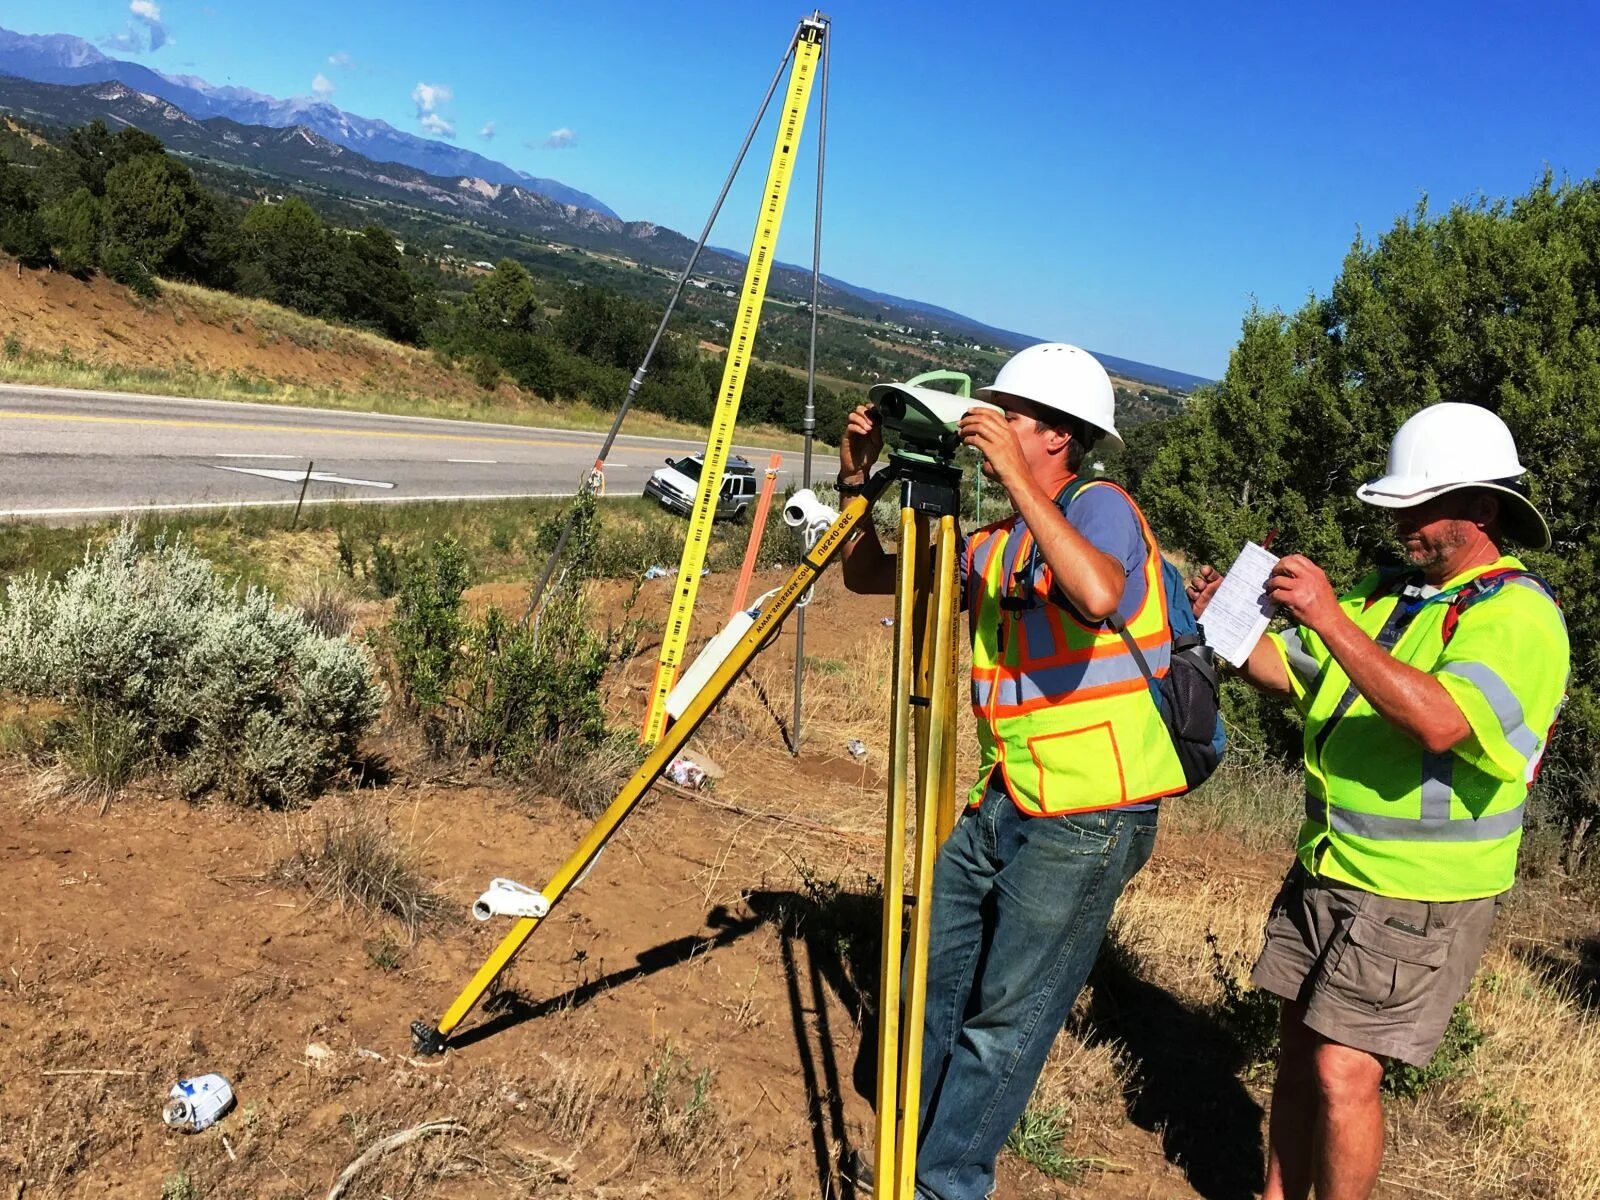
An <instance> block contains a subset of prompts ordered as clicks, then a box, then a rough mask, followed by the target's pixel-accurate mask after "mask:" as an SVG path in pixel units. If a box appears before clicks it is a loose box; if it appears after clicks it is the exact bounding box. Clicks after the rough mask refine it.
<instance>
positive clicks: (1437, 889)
mask: <svg viewBox="0 0 1600 1200" xmlns="http://www.w3.org/2000/svg"><path fill="white" fill-rule="evenodd" d="M1505 571H1512V572H1521V571H1523V568H1522V564H1521V563H1519V562H1518V561H1517V560H1516V559H1514V558H1510V557H1506V558H1501V559H1499V560H1498V561H1497V562H1494V563H1491V564H1489V565H1487V566H1482V567H1476V568H1474V569H1472V570H1470V571H1467V572H1464V573H1463V574H1461V575H1459V576H1457V577H1456V578H1454V579H1452V580H1450V581H1449V582H1448V583H1446V584H1445V586H1444V587H1443V588H1442V589H1438V590H1434V589H1429V588H1425V587H1421V586H1420V585H1419V584H1417V583H1415V582H1413V583H1410V584H1406V585H1405V586H1404V587H1402V586H1401V585H1402V584H1404V581H1402V580H1397V579H1394V578H1393V577H1384V576H1380V575H1379V574H1377V573H1374V574H1372V575H1369V576H1368V577H1367V578H1366V579H1364V580H1362V581H1361V583H1360V584H1359V585H1358V586H1357V587H1356V588H1355V590H1354V591H1352V592H1351V593H1350V594H1349V595H1348V596H1346V597H1344V599H1342V600H1341V601H1340V606H1341V607H1342V608H1343V609H1344V611H1345V613H1346V615H1348V616H1349V617H1350V618H1351V619H1352V620H1353V621H1355V623H1356V624H1357V625H1359V626H1360V627H1361V629H1362V630H1363V631H1364V632H1366V633H1367V634H1368V635H1369V636H1371V637H1373V638H1374V639H1375V640H1377V641H1379V642H1380V643H1382V644H1389V643H1392V649H1391V651H1390V652H1391V653H1392V654H1393V655H1394V657H1395V658H1397V659H1399V660H1400V661H1401V662H1403V663H1407V664H1409V665H1410V666H1413V667H1416V668H1417V669H1418V670H1420V671H1426V672H1427V673H1428V674H1429V675H1431V676H1433V678H1435V679H1437V680H1438V681H1439V683H1440V684H1442V685H1443V686H1444V688H1445V690H1446V691H1448V692H1449V693H1450V698H1451V699H1452V700H1454V701H1455V702H1456V704H1457V705H1458V706H1459V707H1460V709H1461V713H1462V715H1463V716H1464V717H1465V718H1466V720H1467V724H1468V725H1469V726H1470V727H1471V730H1472V732H1471V733H1470V734H1469V735H1468V736H1467V738H1466V739H1465V740H1464V741H1462V742H1461V743H1459V744H1458V745H1456V746H1455V747H1454V748H1453V749H1451V750H1448V751H1446V752H1444V753H1442V754H1432V753H1429V752H1428V751H1426V750H1424V749H1423V747H1422V746H1421V745H1419V744H1418V743H1417V742H1416V741H1415V740H1413V739H1412V738H1411V737H1410V736H1409V735H1408V734H1406V733H1404V732H1402V731H1401V730H1400V729H1399V727H1397V726H1395V725H1392V724H1390V723H1389V722H1388V721H1386V720H1384V719H1383V718H1382V717H1381V716H1379V715H1378V713H1377V712H1376V711H1375V710H1374V709H1373V707H1372V705H1371V704H1369V703H1368V702H1367V699H1366V697H1364V696H1362V695H1361V694H1360V693H1359V692H1357V691H1356V690H1355V688H1354V687H1352V686H1351V684H1350V677H1349V676H1348V675H1346V674H1345V671H1344V668H1343V667H1341V666H1340V665H1339V663H1338V662H1337V660H1335V659H1334V657H1333V655H1332V654H1331V653H1330V652H1329V650H1328V648H1327V646H1326V645H1325V644H1324V643H1323V642H1322V639H1321V638H1319V637H1318V636H1317V635H1316V634H1315V633H1313V632H1311V631H1310V630H1307V629H1290V630H1288V631H1286V632H1285V633H1283V634H1281V635H1280V634H1272V635H1269V636H1271V638H1272V640H1273V644H1274V645H1275V646H1276V647H1277V650H1278V652H1279V654H1280V655H1281V656H1282V658H1283V662H1284V665H1285V667H1286V668H1287V670H1288V675H1289V683H1290V688H1291V690H1292V692H1293V695H1294V698H1295V702H1296V704H1297V705H1298V706H1299V708H1300V710H1301V712H1302V713H1304V714H1305V760H1306V796H1307V798H1306V820H1305V823H1304V824H1303V825H1301V827H1300V836H1299V855H1300V861H1301V863H1302V864H1304V866H1305V868H1306V869H1307V870H1308V871H1310V872H1311V873H1312V874H1313V875H1315V876H1317V877H1319V878H1321V879H1324V880H1328V881H1331V882H1334V883H1342V884H1349V885H1352V886H1354V887H1358V888H1362V889H1364V890H1365V891H1369V892H1375V893H1377V894H1378V895H1382V896H1393V897H1397V898H1400V899H1407V900H1429V901H1448V900H1470V899H1476V898H1479V897H1483V896H1496V895H1499V894H1500V893H1501V892H1503V891H1506V890H1507V889H1508V888H1510V887H1511V884H1512V881H1513V879H1514V876H1515V874H1516V866H1517V846H1518V845H1519V844H1520V843H1521V840H1522V812H1523V807H1524V804H1525V802H1526V800H1527V795H1528V788H1529V786H1530V785H1531V784H1532V782H1533V777H1534V774H1535V772H1536V771H1537V770H1538V766H1539V760H1540V758H1541V757H1542V756H1543V754H1544V748H1545V743H1546V739H1547V738H1548V737H1549V734H1550V728H1551V726H1552V725H1553V724H1554V722H1555V718H1556V713H1557V711H1558V710H1559V708H1560V707H1561V702H1562V699H1563V697H1564V695H1565V692H1566V687H1567V675H1568V669H1569V650H1568V644H1567V629H1566V623H1565V621H1564V620H1563V619H1562V616H1561V610H1560V609H1559V608H1557V607H1556V605H1555V603H1554V602H1553V601H1552V600H1551V598H1550V596H1549V595H1548V594H1547V593H1546V591H1545V589H1544V588H1543V587H1542V586H1541V585H1540V583H1539V582H1538V581H1536V580H1534V579H1531V578H1528V577H1527V576H1526V574H1520V575H1519V574H1515V573H1513V574H1509V575H1507V576H1506V577H1505V578H1504V579H1503V580H1499V579H1498V573H1500V572H1505ZM1479 576H1486V579H1487V580H1496V582H1494V583H1489V582H1487V581H1486V582H1480V583H1479V584H1476V585H1474V586H1473V587H1472V588H1469V589H1467V590H1466V591H1463V588H1464V587H1465V585H1468V584H1470V583H1471V582H1472V581H1473V580H1476V579H1478V577H1479ZM1468 596H1470V597H1471V598H1472V603H1471V604H1470V607H1468V606H1467V605H1466V604H1465V603H1463V601H1464V599H1465V598H1466V597H1468ZM1396 639H1397V640H1396Z"/></svg>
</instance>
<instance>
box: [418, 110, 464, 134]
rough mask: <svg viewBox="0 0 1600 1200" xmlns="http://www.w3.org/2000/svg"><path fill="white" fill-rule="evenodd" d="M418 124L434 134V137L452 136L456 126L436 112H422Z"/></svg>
mask: <svg viewBox="0 0 1600 1200" xmlns="http://www.w3.org/2000/svg"><path fill="white" fill-rule="evenodd" d="M420 124H421V125H422V127H423V128H424V129H425V130H427V131H428V132H429V133H431V134H434V135H435V136H436V137H447V138H453V137H455V135H456V127H455V126H454V125H452V124H450V122H449V121H446V120H445V119H444V118H443V117H441V116H440V115H439V114H438V113H434V112H431V113H424V114H423V116H422V120H421V122H420Z"/></svg>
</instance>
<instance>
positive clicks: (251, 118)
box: [0, 29, 617, 217]
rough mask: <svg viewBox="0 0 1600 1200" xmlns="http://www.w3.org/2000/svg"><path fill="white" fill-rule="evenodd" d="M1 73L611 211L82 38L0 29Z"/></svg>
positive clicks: (507, 170) (465, 154)
mask: <svg viewBox="0 0 1600 1200" xmlns="http://www.w3.org/2000/svg"><path fill="white" fill-rule="evenodd" d="M0 73H4V74H7V75H17V76H20V77H21V78H23V79H31V80H34V81H35V82H38V83H57V84H84V83H107V82H117V83H124V84H127V85H128V86H129V87H131V88H134V89H135V90H137V91H139V92H143V93H145V94H146V95H150V96H155V97H157V98H159V99H161V100H166V101H168V102H169V103H171V104H175V105H176V106H177V107H178V108H180V109H181V110H182V111H183V112H185V113H187V114H188V115H189V116H191V117H195V118H197V119H199V120H205V119H206V118H208V117H226V118H228V119H229V120H231V121H237V122H238V123H239V124H241V125H265V126H267V127H268V128H271V129H285V128H292V127H294V126H303V127H305V128H306V129H309V130H311V131H312V132H314V133H317V134H320V135H321V136H323V137H325V138H327V139H328V140H329V141H330V142H333V143H335V144H336V145H340V146H343V147H345V148H346V149H349V150H355V151H358V152H359V153H361V154H364V155H366V157H368V158H370V159H374V160H376V161H378V162H395V163H403V164H405V165H406V166H408V167H415V168H417V169H418V170H420V171H426V172H427V173H428V174H430V175H444V176H450V175H471V176H475V177H477V178H479V179H486V180H488V181H489V182H490V183H505V184H513V185H515V186H518V187H523V188H529V189H531V190H533V191H536V192H538V193H540V194H541V195H545V196H549V197H550V198H551V199H552V200H556V201H558V202H560V203H562V204H572V205H576V206H577V207H579V208H588V209H592V210H594V211H595V212H598V213H604V214H605V215H606V216H609V217H615V216H616V215H617V214H616V213H614V212H612V211H611V210H610V209H609V208H607V207H606V206H605V205H604V204H603V203H601V202H600V201H599V200H597V199H595V197H593V196H591V195H589V194H588V193H587V192H580V191H579V190H578V189H577V188H572V187H568V186H567V185H566V184H564V183H561V182H559V181H558V180H554V179H540V178H538V177H537V176H534V175H529V174H528V173H527V172H526V171H519V170H517V169H515V168H514V167H508V166H506V165H505V163H501V162H496V161H494V160H493V159H491V158H485V157H484V156H483V155H481V154H476V153H474V152H473V151H471V150H465V149H463V148H462V147H460V146H452V145H450V144H449V143H447V142H439V141H434V140H432V139H430V138H422V137H417V136H415V135H414V134H409V133H402V132H401V131H400V130H398V129H396V128H395V127H394V126H393V125H390V124H389V123H388V122H387V121H379V120H374V119H372V118H370V117H358V116H355V115H353V114H351V113H347V112H345V111H344V110H343V109H340V108H337V107H335V106H334V105H332V104H329V103H328V102H327V101H326V100H318V99H316V98H314V97H310V96H295V97H293V98H291V99H288V100H279V99H277V98H276V97H274V96H266V95H263V94H262V93H260V92H253V91H251V90H250V89H248V88H241V87H213V86H212V85H211V84H209V83H207V82H206V81H205V80H203V79H197V78H196V77H194V76H193V75H176V76H174V75H163V74H162V73H161V72H159V71H152V70H151V69H150V68H149V67H146V66H142V65H141V64H139V63H134V62H126V61H124V60H122V59H116V58H108V57H106V56H105V55H104V54H101V53H100V51H98V50H96V49H95V48H94V46H92V45H90V44H89V43H88V42H86V41H84V40H83V39H82V38H79V37H73V36H71V35H70V34H64V33H53V34H42V35H31V34H23V33H13V32H11V31H10V30H8V29H0Z"/></svg>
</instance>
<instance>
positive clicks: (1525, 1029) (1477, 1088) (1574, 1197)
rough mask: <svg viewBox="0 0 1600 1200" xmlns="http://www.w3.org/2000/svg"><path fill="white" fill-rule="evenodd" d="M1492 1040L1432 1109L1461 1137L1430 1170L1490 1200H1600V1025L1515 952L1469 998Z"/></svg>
mask: <svg viewBox="0 0 1600 1200" xmlns="http://www.w3.org/2000/svg"><path fill="white" fill-rule="evenodd" d="M1469 1002H1470V1004H1471V1006H1472V1013H1473V1018H1474V1020H1476V1021H1477V1023H1478V1025H1479V1026H1480V1027H1481V1028H1482V1029H1483V1031H1484V1033H1485V1035H1486V1037H1485V1039H1484V1042H1483V1045H1482V1046H1481V1047H1479V1049H1478V1051H1477V1053H1476V1054H1475V1055H1474V1056H1473V1058H1472V1060H1471V1061H1470V1062H1469V1063H1468V1066H1467V1073H1466V1075H1465V1077H1464V1078H1463V1079H1462V1080H1460V1081H1459V1082H1458V1083H1457V1084H1456V1085H1454V1086H1452V1087H1451V1088H1449V1089H1447V1090H1446V1091H1445V1092H1444V1093H1443V1094H1442V1095H1441V1096H1439V1097H1437V1098H1436V1099H1435V1100H1433V1101H1432V1102H1431V1104H1430V1105H1429V1107H1430V1108H1432V1109H1434V1110H1435V1112H1436V1113H1438V1114H1439V1115H1441V1116H1442V1117H1443V1118H1444V1119H1445V1120H1446V1122H1447V1123H1448V1124H1449V1125H1450V1127H1451V1128H1453V1129H1454V1130H1456V1131H1457V1132H1458V1134H1459V1137H1460V1141H1459V1143H1458V1144H1457V1145H1456V1146H1454V1147H1452V1154H1451V1156H1450V1157H1451V1159H1452V1160H1453V1161H1452V1163H1451V1164H1449V1165H1445V1164H1440V1163H1430V1164H1429V1178H1430V1179H1431V1180H1432V1181H1433V1185H1434V1186H1441V1185H1442V1184H1443V1181H1444V1180H1448V1179H1449V1178H1450V1177H1451V1176H1452V1175H1454V1176H1455V1177H1457V1178H1459V1179H1460V1180H1461V1181H1462V1183H1463V1184H1465V1185H1467V1186H1470V1187H1471V1188H1472V1189H1473V1190H1474V1191H1475V1192H1477V1193H1478V1194H1482V1195H1489V1196H1508V1197H1509V1196H1538V1197H1552V1198H1553V1197H1560V1198H1561V1200H1596V1198H1597V1197H1600V1023H1597V1021H1596V1019H1595V1014H1594V1013H1593V1012H1590V1011H1585V1010H1584V1008H1583V1007H1582V1006H1581V1005H1580V1004H1579V1003H1578V1001H1577V1000H1576V999H1575V998H1574V997H1573V996H1572V994H1571V993H1570V992H1568V991H1566V990H1565V989H1562V988H1559V987H1555V986H1552V985H1551V984H1550V983H1548V982H1547V981H1545V980H1544V979H1543V978H1541V977H1540V976H1539V975H1538V974H1536V973H1535V972H1534V971H1532V970H1531V969H1530V968H1528V967H1527V966H1526V965H1524V964H1523V963H1522V962H1520V961H1518V960H1517V959H1516V958H1515V957H1514V956H1513V955H1512V954H1511V953H1510V951H1509V950H1508V949H1505V948H1497V949H1495V950H1492V951H1491V952H1490V953H1489V955H1488V956H1486V958H1485V961H1484V966H1483V970H1482V971H1481V972H1480V974H1479V976H1478V981H1477V984H1476V986H1475V987H1474V988H1473V992H1472V996H1471V997H1470V1001H1469Z"/></svg>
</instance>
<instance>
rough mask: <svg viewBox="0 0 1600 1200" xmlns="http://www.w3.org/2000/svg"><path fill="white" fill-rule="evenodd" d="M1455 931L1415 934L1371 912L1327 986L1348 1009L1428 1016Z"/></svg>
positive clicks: (1358, 923) (1349, 937) (1355, 927)
mask: <svg viewBox="0 0 1600 1200" xmlns="http://www.w3.org/2000/svg"><path fill="white" fill-rule="evenodd" d="M1451 940H1452V938H1451V932H1450V931H1449V930H1448V929H1440V928H1437V927H1435V928H1433V929H1432V930H1430V931H1428V932H1425V933H1413V932H1411V931H1410V930H1408V929H1401V928H1396V926H1395V925H1394V924H1391V923H1388V922H1387V921H1385V920H1383V919H1381V918H1380V916H1379V915H1378V914H1374V913H1371V912H1358V913H1356V914H1355V916H1354V917H1352V918H1351V921H1350V925H1349V927H1348V928H1347V930H1346V931H1345V937H1344V941H1345V945H1344V946H1343V947H1342V948H1341V950H1340V952H1339V954H1338V956H1337V958H1335V959H1333V960H1331V961H1330V962H1329V964H1328V970H1327V975H1326V976H1325V978H1324V980H1323V986H1324V987H1325V989H1326V990H1327V992H1328V993H1330V994H1331V995H1332V996H1334V997H1336V998H1337V999H1339V1000H1342V1001H1343V1002H1344V1003H1346V1004H1348V1005H1352V1006H1355V1007H1358V1008H1362V1009H1366V1010H1368V1011H1371V1012H1382V1013H1386V1014H1391V1015H1393V1016H1396V1017H1406V1016H1410V1015H1414V1014H1420V1013H1421V1012H1423V1011H1424V1010H1425V1009H1426V1008H1427V1006H1428V1002H1429V998H1430V995H1431V992H1432V984H1433V982H1434V981H1435V979H1436V978H1437V976H1438V973H1439V969H1440V968H1441V967H1443V966H1444V965H1445V962H1446V960H1447V959H1448V958H1449V957H1450V943H1451Z"/></svg>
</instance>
